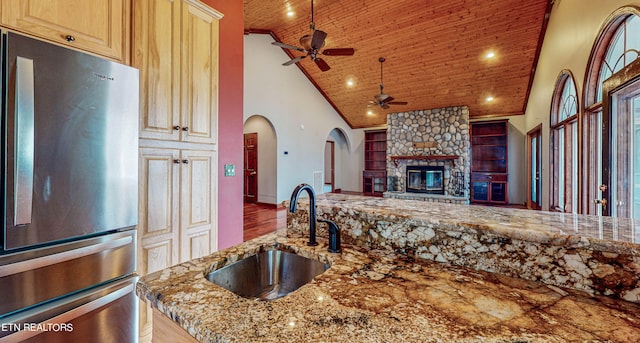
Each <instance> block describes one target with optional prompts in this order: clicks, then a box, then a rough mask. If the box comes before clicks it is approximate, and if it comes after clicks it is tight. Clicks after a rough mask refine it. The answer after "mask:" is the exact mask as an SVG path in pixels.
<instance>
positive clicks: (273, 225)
mask: <svg viewBox="0 0 640 343" xmlns="http://www.w3.org/2000/svg"><path fill="white" fill-rule="evenodd" d="M286 226H287V210H286V209H285V208H284V207H278V208H276V206H275V205H265V204H252V203H245V204H244V234H243V239H244V240H245V241H248V240H250V239H253V238H256V237H258V236H262V235H264V234H267V233H270V232H273V231H275V230H277V229H281V228H285V227H286Z"/></svg>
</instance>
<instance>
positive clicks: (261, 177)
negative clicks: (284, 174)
mask: <svg viewBox="0 0 640 343" xmlns="http://www.w3.org/2000/svg"><path fill="white" fill-rule="evenodd" d="M243 132H244V137H245V144H244V167H243V177H244V199H245V202H254V203H264V204H276V203H277V155H276V151H277V148H276V147H277V135H276V131H275V129H274V127H273V125H272V124H271V122H270V121H269V119H267V118H265V117H264V116H261V115H253V116H251V117H249V118H248V119H247V120H246V121H245V123H244V129H243Z"/></svg>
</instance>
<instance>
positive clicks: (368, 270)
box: [136, 230, 640, 342]
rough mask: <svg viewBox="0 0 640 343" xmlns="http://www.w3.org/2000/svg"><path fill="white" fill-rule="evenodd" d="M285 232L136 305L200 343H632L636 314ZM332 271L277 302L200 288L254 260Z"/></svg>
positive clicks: (595, 300)
mask: <svg viewBox="0 0 640 343" xmlns="http://www.w3.org/2000/svg"><path fill="white" fill-rule="evenodd" d="M305 242H306V239H304V238H295V237H287V234H286V230H279V231H278V232H275V233H272V234H268V235H265V236H262V237H258V238H256V239H253V240H251V241H248V242H245V243H242V244H240V245H238V246H235V247H232V248H228V249H225V250H222V251H219V252H216V253H214V254H211V255H209V256H207V257H203V258H200V259H196V260H193V261H190V262H185V263H182V264H180V265H177V266H174V267H170V268H167V269H165V270H162V271H158V272H155V273H152V274H149V275H146V276H144V277H142V278H141V280H140V282H139V283H138V285H137V289H136V292H137V294H138V296H139V297H140V298H141V299H143V300H144V301H145V302H146V303H148V304H149V305H151V306H152V307H153V308H156V309H158V310H159V311H160V312H161V313H163V314H164V315H166V316H167V317H169V318H170V319H172V320H173V321H174V322H176V323H178V324H179V325H180V326H181V327H182V328H184V329H185V330H186V331H187V332H189V333H190V334H191V335H192V336H194V337H195V338H196V339H198V340H199V341H201V342H576V341H577V342H585V341H586V342H638V341H640V329H639V328H640V305H638V304H636V303H631V302H627V301H622V300H616V299H612V298H610V297H605V296H593V295H589V294H587V293H583V292H580V291H575V290H570V289H565V288H560V287H556V286H553V285H545V284H542V283H540V282H534V281H526V280H522V279H519V278H514V277H509V276H503V275H500V274H495V273H488V272H483V271H478V270H474V269H471V268H465V267H460V266H452V265H449V264H444V263H438V262H434V261H428V260H422V259H418V260H416V259H413V258H411V257H410V256H407V255H405V254H398V253H396V252H394V251H392V250H387V249H371V250H367V249H363V248H360V247H357V246H352V245H343V252H342V253H340V254H331V253H328V252H327V246H326V239H324V238H319V242H320V245H319V246H316V247H308V246H306V244H305ZM270 249H280V250H285V251H290V252H294V253H297V254H300V255H303V256H306V257H310V258H314V259H318V260H320V261H322V262H328V263H330V264H331V267H330V268H329V269H328V270H327V271H326V272H324V273H323V274H321V275H319V276H318V277H316V278H315V279H314V280H313V281H312V282H310V283H308V284H306V285H304V286H302V287H301V288H299V289H298V290H296V291H294V292H292V293H291V294H289V295H287V296H285V297H283V298H280V299H276V300H273V301H259V300H250V299H245V298H242V297H239V296H237V295H235V294H233V293H231V292H229V291H227V290H225V289H223V288H221V287H219V286H217V285H214V284H213V283H211V282H209V281H207V280H206V278H205V276H206V275H207V274H208V273H209V272H210V271H212V270H214V269H217V268H220V267H222V266H223V265H226V264H229V263H232V262H233V261H236V260H239V259H242V258H244V257H247V256H250V255H252V254H254V253H256V252H258V251H260V250H270Z"/></svg>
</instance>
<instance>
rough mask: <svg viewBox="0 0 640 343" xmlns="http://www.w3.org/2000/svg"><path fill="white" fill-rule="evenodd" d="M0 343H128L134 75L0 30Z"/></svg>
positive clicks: (132, 329) (132, 308)
mask: <svg viewBox="0 0 640 343" xmlns="http://www.w3.org/2000/svg"><path fill="white" fill-rule="evenodd" d="M1 51H2V54H1V57H0V58H1V69H2V83H1V85H0V88H1V94H2V97H1V98H0V102H1V103H0V106H1V108H2V121H1V126H0V127H1V132H2V140H1V144H2V146H1V154H2V159H1V161H2V164H1V166H0V169H1V171H2V180H1V181H2V182H1V183H0V187H1V189H0V190H1V192H0V193H1V194H2V195H3V196H2V198H1V199H0V201H1V202H2V206H1V208H2V211H3V215H4V221H3V231H2V236H1V238H0V240H1V241H0V243H1V245H0V342H4V341H7V342H22V341H26V342H133V341H135V340H136V339H137V301H136V298H135V295H134V292H133V289H134V286H135V281H136V276H135V274H134V271H135V265H136V263H135V257H136V231H135V227H136V224H137V215H138V205H137V199H138V193H137V190H138V138H137V137H138V84H139V83H138V71H137V70H136V69H134V68H131V67H128V66H125V65H121V64H118V63H114V62H111V61H108V60H105V59H102V58H99V57H95V56H92V55H88V54H84V53H81V52H77V51H74V50H71V49H67V48H63V47H60V46H57V45H52V44H49V43H46V42H42V41H39V40H36V39H33V38H29V37H25V36H21V35H18V34H15V33H11V32H2V41H1Z"/></svg>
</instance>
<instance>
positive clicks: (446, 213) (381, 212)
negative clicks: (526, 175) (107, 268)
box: [287, 194, 640, 303]
mask: <svg viewBox="0 0 640 343" xmlns="http://www.w3.org/2000/svg"><path fill="white" fill-rule="evenodd" d="M316 206H317V217H318V219H325V220H327V219H328V220H333V221H335V222H336V223H337V224H338V226H339V227H340V231H341V232H342V241H343V242H346V243H349V244H353V245H355V246H359V247H361V248H364V249H385V250H390V251H394V252H400V253H403V254H405V255H407V256H409V257H412V258H415V259H419V260H432V261H437V262H443V263H447V264H453V265H458V266H463V267H468V268H473V269H476V270H481V271H488V272H492V273H499V274H503V275H507V276H514V277H518V278H523V279H526V280H531V281H540V282H544V283H547V284H551V285H555V286H560V287H566V288H571V289H577V290H582V291H586V292H589V293H592V294H602V295H607V296H612V297H615V298H621V299H625V300H627V301H632V302H637V303H640V244H639V243H640V221H639V220H631V219H625V218H611V217H595V216H585V215H576V214H564V213H555V212H544V211H531V210H520V209H510V208H498V207H487V206H477V205H476V206H474V205H456V204H446V203H436V202H423V201H415V200H399V199H388V198H374V197H363V196H356V195H342V194H323V195H320V196H318V198H317V202H316ZM308 220H309V219H308V200H307V199H300V200H299V201H298V210H297V211H296V213H294V214H291V213H289V214H288V215H287V227H288V228H289V230H288V232H287V234H288V235H289V236H290V237H306V235H308V230H309V229H308V226H309V224H308ZM318 235H319V236H321V237H327V230H326V227H325V226H324V224H322V225H318Z"/></svg>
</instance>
